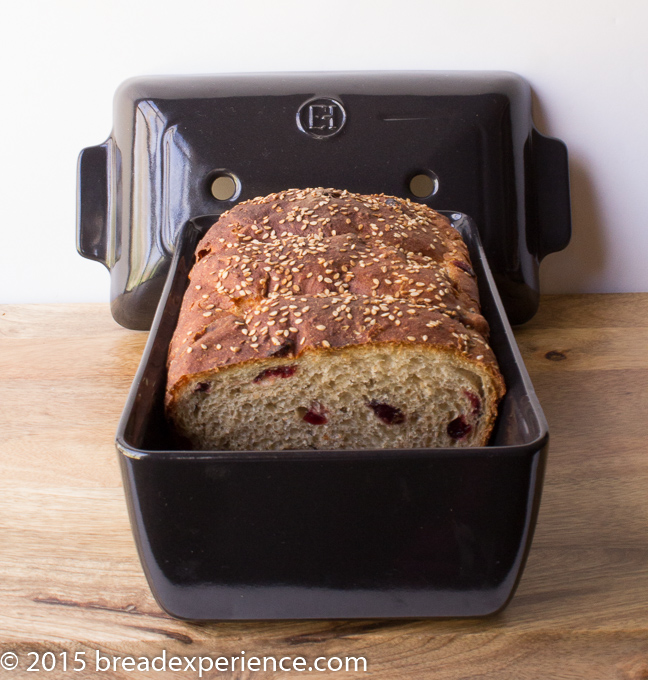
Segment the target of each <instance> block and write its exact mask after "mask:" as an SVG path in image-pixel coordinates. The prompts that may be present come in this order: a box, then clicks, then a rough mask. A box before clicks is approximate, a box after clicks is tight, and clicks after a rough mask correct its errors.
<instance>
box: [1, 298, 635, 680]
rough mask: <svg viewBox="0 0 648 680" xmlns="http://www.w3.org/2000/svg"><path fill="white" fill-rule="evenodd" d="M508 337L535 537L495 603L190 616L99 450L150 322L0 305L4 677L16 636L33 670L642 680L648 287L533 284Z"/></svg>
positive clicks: (16, 673)
mask: <svg viewBox="0 0 648 680" xmlns="http://www.w3.org/2000/svg"><path fill="white" fill-rule="evenodd" d="M516 336H517V339H518V342H519V345H520V348H521V350H522V354H523V356H524V359H525V361H526V363H527V366H528V369H529V372H530V374H531V378H532V380H533V382H534V385H535V387H536V390H537V392H538V396H539V398H540V401H541V403H542V405H543V408H544V410H545V413H546V416H547V419H548V421H549V429H550V433H551V443H550V449H549V463H548V468H547V473H546V481H545V488H544V495H543V500H542V508H541V511H540V517H539V520H538V526H537V530H536V535H535V539H534V543H533V548H532V550H531V554H530V557H529V561H528V563H527V567H526V570H525V573H524V576H523V578H522V581H521V584H520V586H519V589H518V591H517V594H516V595H515V597H514V599H513V601H512V603H511V604H510V605H509V607H508V608H507V609H506V610H505V611H504V612H502V613H501V614H499V615H497V616H495V617H491V618H486V619H480V620H440V621H435V620H423V619H418V620H366V621H365V620H363V621H306V622H304V621H277V622H246V623H239V622H226V623H213V624H199V625H197V624H189V623H183V622H180V621H176V620H174V619H172V618H170V617H169V616H167V615H166V614H164V613H163V612H162V611H161V610H160V609H159V607H158V606H157V605H156V603H155V601H154V600H153V598H152V596H151V594H150V591H149V589H148V586H147V584H146V581H145V579H144V575H143V573H142V569H141V567H140V564H139V561H138V558H137V555H136V551H135V546H134V543H133V539H132V536H131V531H130V526H129V523H128V517H127V513H126V505H125V501H124V496H123V491H122V488H121V479H120V474H119V469H118V462H117V457H116V453H115V449H114V446H113V437H114V432H115V428H116V425H117V421H118V418H119V416H120V413H121V410H122V408H123V405H124V401H125V398H126V394H127V391H128V389H129V386H130V383H131V380H132V377H133V375H134V373H135V370H136V368H137V365H138V362H139V358H140V355H141V353H142V349H143V347H144V343H145V341H146V334H144V333H138V332H134V331H128V330H125V329H123V328H121V327H119V326H118V325H117V324H116V323H115V322H114V321H113V320H112V318H111V316H110V313H109V310H108V308H107V305H88V304H73V305H5V306H1V307H0V475H1V476H0V653H2V654H4V653H6V652H7V651H13V652H15V653H17V654H18V655H19V657H20V662H19V667H18V669H17V670H13V671H7V670H2V669H1V668H0V677H2V678H4V677H7V678H9V677H12V678H22V677H28V678H29V677H33V676H32V675H31V674H30V673H27V672H26V669H27V666H28V665H29V663H31V662H32V661H33V660H35V659H36V657H35V656H34V655H33V654H32V655H31V656H29V652H37V653H39V654H43V653H44V652H47V651H49V652H53V653H54V654H56V655H59V658H58V666H57V667H56V669H55V670H54V671H52V672H44V671H42V670H41V674H40V675H41V676H43V675H45V676H46V677H48V678H54V677H66V678H67V677H76V678H82V677H98V675H97V674H95V673H94V672H92V668H91V667H93V664H94V660H95V658H96V651H97V650H99V651H100V653H102V654H105V655H110V656H111V657H114V656H125V655H130V656H133V657H136V658H137V657H141V656H147V657H154V656H155V655H159V654H161V652H162V650H165V651H166V652H167V654H169V655H174V654H175V655H180V656H198V655H200V654H209V655H212V656H216V655H224V656H228V655H234V654H239V653H240V652H241V651H242V650H245V651H246V653H247V655H248V656H250V655H253V654H254V655H257V656H264V655H265V656H267V655H275V656H277V657H279V656H283V655H289V656H291V657H293V658H294V657H296V656H304V657H305V658H307V659H312V658H314V657H316V656H338V657H343V656H353V655H355V656H364V657H365V658H366V659H367V663H368V672H367V673H361V672H358V673H351V672H350V673H346V672H344V671H342V672H337V673H333V672H330V673H315V672H313V673H308V672H306V673H301V676H304V675H305V676H308V677H313V676H315V677H327V676H329V675H331V676H334V677H338V678H351V677H354V678H356V677H358V678H359V677H371V678H376V679H378V678H379V679H383V678H385V679H387V678H389V679H390V680H395V679H398V678H408V679H419V678H420V679H423V678H426V679H427V678H435V679H437V678H438V679H439V680H441V679H451V678H452V679H457V678H471V679H474V678H496V679H498V680H499V679H508V678H512V679H513V678H515V679H516V680H527V679H534V680H535V679H544V678H547V679H549V678H550V679H552V680H556V679H561V678H565V679H567V678H570V679H571V678H586V679H587V680H597V679H598V678H606V679H607V678H614V679H615V680H616V679H628V680H639V679H643V680H646V679H647V678H648V437H647V434H646V433H647V429H648V428H647V425H648V294H627V295H626V294H624V295H589V296H552V297H545V298H543V300H542V305H541V309H540V312H539V314H538V315H537V317H536V318H535V319H533V321H532V322H530V323H529V324H527V325H526V326H525V327H523V328H521V329H519V330H518V331H517V332H516ZM79 651H82V652H85V653H86V657H84V658H87V659H88V660H89V661H90V660H92V663H88V668H87V669H86V670H85V671H81V672H76V673H75V672H72V671H71V670H70V668H69V667H68V670H67V671H63V669H62V668H61V663H62V661H61V660H62V659H63V657H62V656H60V655H61V653H62V652H68V654H70V655H71V657H70V658H72V659H73V658H74V653H75V652H79ZM6 659H8V660H9V661H10V658H9V657H6ZM2 660H3V662H4V660H5V657H2ZM39 663H40V662H39ZM51 663H52V662H51V657H48V659H47V664H46V665H51ZM68 663H70V662H68ZM99 676H100V677H111V678H131V677H132V678H143V677H155V678H167V677H169V678H170V677H176V678H177V677H183V678H184V677H187V678H189V677H192V678H193V677H198V672H197V671H196V672H193V671H191V670H187V671H186V672H184V671H183V672H181V673H178V672H153V671H151V672H150V674H147V673H145V672H137V671H132V672H130V671H128V670H126V671H125V670H119V669H118V670H116V671H111V672H110V673H101V674H99ZM36 677H40V676H36ZM203 677H219V678H220V677H232V678H234V677H236V678H253V677H258V678H279V677H281V678H283V677H300V673H299V672H297V671H291V672H289V673H281V672H277V673H273V672H271V671H268V672H267V673H264V672H261V671H257V672H248V671H246V672H243V673H241V672H239V671H238V670H237V671H235V672H226V673H216V672H212V673H205V674H204V675H203Z"/></svg>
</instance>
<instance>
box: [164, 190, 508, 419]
mask: <svg viewBox="0 0 648 680" xmlns="http://www.w3.org/2000/svg"><path fill="white" fill-rule="evenodd" d="M189 278H190V283H189V286H188V288H187V291H186V294H185V297H184V300H183V303H182V307H181V311H180V316H179V319H178V324H177V327H176V331H175V334H174V336H173V339H172V341H171V345H170V347H169V355H168V381H167V394H166V409H167V414H168V415H169V416H170V417H171V419H173V416H174V409H175V407H176V403H177V400H178V398H179V397H180V396H181V394H182V390H183V388H184V387H186V385H187V384H188V383H190V382H192V381H195V380H196V378H197V377H199V376H203V375H207V374H210V375H213V374H214V373H218V372H219V371H223V370H228V369H231V368H232V367H236V366H241V365H242V364H244V363H247V362H258V363H259V367H260V369H262V368H263V366H264V365H265V364H266V363H276V359H278V358H293V359H295V358H299V357H300V356H301V355H302V354H303V353H304V352H311V351H317V352H334V351H337V350H339V349H340V348H343V347H351V346H362V345H367V344H370V343H371V344H374V343H380V344H392V345H394V347H396V346H399V345H404V344H405V345H406V344H408V343H416V344H421V345H425V346H427V347H429V348H430V350H432V351H443V352H452V353H454V354H456V355H457V356H460V357H463V358H464V359H465V360H467V361H469V362H470V363H471V364H473V365H474V366H475V368H476V370H478V372H480V373H484V372H485V373H487V374H488V375H489V376H490V377H491V380H492V384H493V390H494V392H495V393H496V400H495V406H496V402H497V401H498V400H499V399H500V398H501V397H502V396H503V394H504V392H505V387H504V381H503V378H502V376H501V373H500V371H499V368H498V366H497V361H496V359H495V356H494V354H493V352H492V350H491V348H490V347H489V345H488V342H487V339H488V324H487V322H486V320H485V319H484V318H483V316H482V315H481V313H480V310H479V296H478V292H477V283H476V280H475V275H474V272H473V269H472V265H471V263H470V259H469V256H468V251H467V248H466V245H465V244H464V242H463V240H462V239H461V236H460V235H459V234H458V232H457V231H456V230H455V229H454V228H453V227H452V226H451V225H450V222H449V221H448V220H447V219H446V218H445V217H444V216H443V215H440V214H439V213H437V212H435V211H434V210H432V209H430V208H428V207H427V206H424V205H421V204H418V203H413V202H411V201H409V200H407V199H400V198H397V197H393V196H385V195H383V194H380V195H361V194H353V193H350V192H347V191H339V190H335V189H323V188H316V189H302V190H300V189H291V190H287V191H283V192H279V193H275V194H271V195H269V196H265V197H260V198H255V199H253V200H251V201H246V202H244V203H240V204H238V205H237V206H235V207H234V208H232V210H230V211H228V212H227V213H224V214H223V215H222V216H221V217H220V219H219V220H218V222H217V223H216V224H215V225H214V226H213V227H212V228H211V229H210V230H209V232H208V233H207V234H206V235H205V237H204V238H203V239H202V240H201V241H200V243H199V244H198V247H197V250H196V263H195V265H194V267H193V269H192V271H191V273H190V277H189ZM491 419H492V420H493V421H494V414H491Z"/></svg>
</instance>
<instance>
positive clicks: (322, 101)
mask: <svg viewBox="0 0 648 680" xmlns="http://www.w3.org/2000/svg"><path fill="white" fill-rule="evenodd" d="M345 123H346V111H345V110H344V107H343V106H342V104H341V103H340V102H339V101H337V100H336V99H329V98H328V97H320V98H318V99H310V100H309V101H307V102H304V103H303V104H302V105H301V106H300V107H299V111H297V127H298V128H299V129H300V130H301V131H302V132H305V133H306V134H307V135H310V136H311V137H314V138H315V139H326V138H327V137H332V136H333V135H336V134H337V133H338V132H339V131H340V130H341V129H342V127H343V126H344V124H345Z"/></svg>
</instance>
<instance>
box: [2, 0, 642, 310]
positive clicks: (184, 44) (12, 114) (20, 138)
mask: <svg viewBox="0 0 648 680" xmlns="http://www.w3.org/2000/svg"><path fill="white" fill-rule="evenodd" d="M0 64H1V65H2V66H1V69H2V70H1V74H2V85H1V87H2V89H1V92H2V94H1V95H0V123H1V129H2V144H1V146H0V205H1V206H2V216H1V218H0V220H1V221H0V225H1V226H0V229H1V238H0V302H75V301H105V300H107V299H108V292H109V275H108V272H107V270H106V269H104V267H103V266H102V265H100V264H98V263H95V262H90V261H88V260H84V259H83V258H81V257H80V256H79V255H78V254H77V253H76V250H75V180H76V160H77V155H78V153H79V151H80V150H81V149H82V148H83V147H85V146H92V145H95V144H98V143H101V142H102V141H103V140H104V139H105V138H106V137H107V136H108V135H109V133H110V129H111V126H112V96H113V93H114V91H115V89H116V88H117V86H118V85H119V84H120V83H121V82H122V81H123V80H125V79H126V78H128V77H130V76H133V75H145V74H156V73H160V74H165V73H166V74H172V73H178V74H181V73H228V72H243V71H327V70H363V69H364V70H428V69H430V70H435V69H498V70H499V69H501V70H509V71H515V72H517V73H519V74H521V75H523V76H524V77H526V78H527V80H529V82H530V83H531V86H532V88H533V90H534V94H535V110H534V116H535V121H536V126H537V127H538V128H539V129H540V131H541V132H543V133H545V134H549V135H553V136H556V137H559V138H561V139H563V140H564V141H565V142H566V143H567V146H568V148H569V152H570V164H571V178H572V200H573V219H574V225H573V226H574V234H573V239H572V243H571V245H570V246H569V247H568V248H567V250H565V251H564V252H562V253H560V254H556V255H550V256H549V257H548V258H547V259H546V260H545V262H544V263H543V265H542V268H541V277H542V289H543V291H544V292H561V293H562V292H618V291H648V266H646V265H647V263H648V228H647V227H648V224H647V221H648V144H647V142H648V133H647V122H648V2H646V1H645V0H544V1H543V2H538V1H534V2H528V1H525V0H491V1H490V2H485V1H484V0H347V1H346V2H338V1H337V0H274V1H273V0H227V1H223V0H209V1H205V0H94V1H89V0H26V1H25V2H12V3H7V4H5V6H4V7H3V12H2V23H1V25H0Z"/></svg>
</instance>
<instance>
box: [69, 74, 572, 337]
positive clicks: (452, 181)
mask: <svg viewBox="0 0 648 680" xmlns="http://www.w3.org/2000/svg"><path fill="white" fill-rule="evenodd" d="M310 100H313V101H315V102H316V103H317V104H318V105H319V106H320V108H319V109H316V110H315V111H316V118H317V120H316V121H315V122H316V123H318V122H319V123H320V126H319V128H320V129H318V130H315V132H317V133H318V134H315V136H312V135H311V134H308V133H305V132H304V130H303V129H301V128H303V126H304V124H307V123H308V120H309V118H308V116H304V114H303V109H302V115H301V116H300V119H299V121H300V122H299V124H298V119H297V113H298V111H299V110H300V108H301V107H302V105H304V103H305V102H309V101H310ZM326 101H332V104H331V105H332V106H333V108H332V109H331V110H330V111H331V116H330V122H331V124H333V120H332V119H333V118H334V117H335V118H336V120H335V125H336V126H338V127H339V129H331V130H329V129H324V128H326V125H327V109H326V108H325V104H326ZM341 106H343V111H344V115H346V120H345V121H344V122H342V113H341V111H342V109H341V108H340V107H341ZM319 133H321V134H319ZM324 134H326V135H329V136H326V137H325V138H318V137H321V136H322V135H324ZM219 168H227V169H228V171H230V172H232V173H234V174H235V175H236V176H237V177H238V178H239V180H240V182H241V193H240V196H238V198H237V200H246V199H249V198H253V197H254V196H260V195H265V194H268V193H270V192H273V191H279V190H282V189H287V188H292V187H301V188H304V187H309V186H326V187H337V188H343V189H348V190H350V191H357V192H365V193H380V192H384V193H388V194H393V195H397V196H403V197H408V198H413V196H412V195H411V194H410V193H409V186H408V182H409V179H410V178H411V177H412V176H413V175H415V174H417V173H420V172H426V171H431V172H433V173H435V175H436V176H437V177H438V178H439V189H438V191H437V192H436V193H435V194H434V195H433V196H431V197H430V198H428V199H425V200H423V201H422V202H424V203H426V204H428V205H430V206H431V207H433V208H435V209H453V210H458V211H462V212H464V213H467V214H469V215H471V216H472V217H473V219H475V221H476V223H477V224H478V225H479V229H480V233H481V236H482V240H483V243H484V247H485V249H486V252H487V254H488V257H489V261H490V263H491V267H492V269H493V273H494V276H495V280H496V282H497V285H498V288H499V290H500V293H501V295H502V298H503V300H504V304H505V307H506V309H507V312H508V314H509V318H510V320H511V321H512V323H522V322H524V321H526V320H527V319H529V318H530V317H531V316H533V314H534V313H535V311H536V308H537V304H538V262H539V261H540V259H541V258H542V257H544V256H545V255H547V254H548V253H550V252H554V251H556V250H560V249H562V248H564V247H565V246H566V245H567V243H568V242H569V238H570V233H571V226H570V203H569V178H568V172H567V152H566V148H565V146H564V145H563V144H562V142H560V141H558V140H555V139H550V138H548V137H544V136H542V135H541V134H540V133H538V132H537V130H535V129H534V127H533V123H532V120H531V92H530V88H529V86H528V84H527V83H526V81H524V80H523V79H522V78H520V77H519V76H517V75H514V74H511V73H503V72H405V73H399V72H391V73H389V72H388V73H329V74H326V73H320V74H265V75H258V74H256V75H250V74H247V75H243V74H237V75H221V76H192V77H177V76H174V77H148V78H136V79H132V80H129V81H127V82H126V83H124V84H123V85H122V86H121V87H120V88H119V90H118V91H117V93H116V95H115V108H114V128H113V132H112V135H111V136H110V138H109V139H108V140H107V141H106V142H105V143H104V144H102V145H100V146H98V147H90V148H88V149H84V151H83V152H82V154H81V157H80V159H79V174H78V176H79V179H78V193H79V210H78V249H79V252H80V253H81V254H82V255H84V256H85V257H89V258H91V259H95V260H98V261H100V262H103V263H104V264H105V265H106V266H107V267H108V268H109V269H110V271H111V288H112V290H111V300H112V310H113V315H114V317H115V319H117V321H118V322H119V323H120V324H122V325H124V326H127V327H128V328H135V329H146V328H149V326H150V324H151V321H152V318H153V314H154V311H155V307H156V304H157V301H158V300H159V297H160V294H161V291H162V288H163V286H164V281H165V277H166V274H167V271H168V268H169V263H170V259H171V255H172V253H173V249H174V243H175V239H176V235H177V233H178V231H179V229H180V227H181V226H182V225H183V224H184V223H185V222H186V221H187V220H188V219H190V218H191V217H194V216H196V215H203V214H214V213H215V214H219V213H221V212H223V211H224V210H226V209H227V208H229V207H231V203H230V202H228V201H224V202H219V201H217V200H216V199H214V198H213V196H212V195H211V193H210V191H209V184H210V183H209V178H210V177H211V176H212V173H213V171H214V170H215V169H219ZM417 200H421V199H417Z"/></svg>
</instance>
